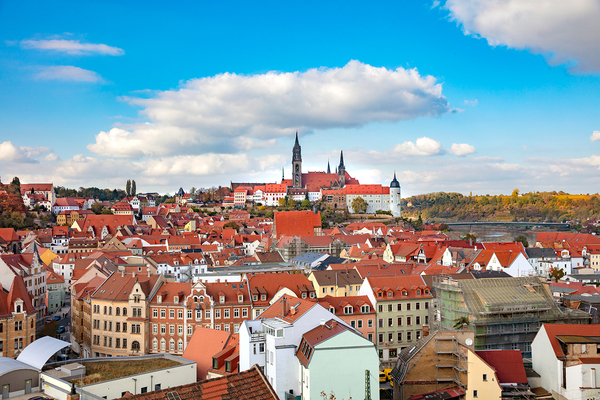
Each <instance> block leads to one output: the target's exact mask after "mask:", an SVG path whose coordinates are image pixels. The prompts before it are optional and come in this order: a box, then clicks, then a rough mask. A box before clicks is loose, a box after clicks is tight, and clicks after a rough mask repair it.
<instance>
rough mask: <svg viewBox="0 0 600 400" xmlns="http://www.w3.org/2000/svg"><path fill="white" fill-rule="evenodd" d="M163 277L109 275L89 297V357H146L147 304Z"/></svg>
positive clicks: (147, 348) (132, 274)
mask: <svg viewBox="0 0 600 400" xmlns="http://www.w3.org/2000/svg"><path fill="white" fill-rule="evenodd" d="M163 281H164V277H163V276H162V275H156V274H155V275H149V274H148V275H138V274H135V273H131V274H125V273H124V272H115V273H112V274H111V275H110V276H109V277H108V278H107V279H106V280H105V281H104V282H103V283H102V285H100V286H99V287H98V288H97V289H96V290H95V291H94V293H93V294H92V296H91V306H92V315H91V319H92V345H91V347H92V356H93V357H116V356H129V355H140V354H148V352H149V347H150V345H149V343H150V326H149V325H150V324H149V315H148V310H149V307H148V306H149V303H150V301H151V300H152V298H153V297H154V296H155V295H156V293H157V291H158V289H159V288H160V286H161V284H162V282H163Z"/></svg>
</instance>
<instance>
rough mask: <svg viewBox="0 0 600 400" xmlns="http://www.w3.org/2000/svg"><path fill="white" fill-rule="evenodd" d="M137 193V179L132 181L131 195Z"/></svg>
mask: <svg viewBox="0 0 600 400" xmlns="http://www.w3.org/2000/svg"><path fill="white" fill-rule="evenodd" d="M136 193H137V189H136V187H135V180H133V181H131V195H132V196H135V194H136Z"/></svg>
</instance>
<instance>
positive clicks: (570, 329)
mask: <svg viewBox="0 0 600 400" xmlns="http://www.w3.org/2000/svg"><path fill="white" fill-rule="evenodd" d="M542 327H543V328H544V329H545V331H546V335H548V339H549V340H550V343H551V344H552V349H553V350H554V354H555V355H556V358H558V359H559V360H561V359H564V358H565V356H566V354H564V353H563V351H562V348H561V347H560V343H559V342H558V339H557V338H556V337H557V336H565V335H573V336H598V331H599V328H598V325H579V324H544V325H542Z"/></svg>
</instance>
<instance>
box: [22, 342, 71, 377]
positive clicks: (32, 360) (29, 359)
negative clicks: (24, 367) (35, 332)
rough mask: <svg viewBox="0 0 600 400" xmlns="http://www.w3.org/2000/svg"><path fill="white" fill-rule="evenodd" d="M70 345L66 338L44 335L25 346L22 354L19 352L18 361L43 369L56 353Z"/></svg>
mask: <svg viewBox="0 0 600 400" xmlns="http://www.w3.org/2000/svg"><path fill="white" fill-rule="evenodd" d="M70 345H71V343H69V342H65V341H64V340H58V339H55V338H53V337H50V336H44V337H43V338H40V339H38V340H36V341H35V342H33V343H31V344H30V345H29V346H27V347H25V348H24V349H23V351H22V352H21V354H19V357H17V361H21V362H23V363H25V364H28V365H30V366H32V367H34V368H37V369H38V370H41V369H42V367H43V366H44V364H46V362H47V361H48V359H49V358H50V357H52V355H53V354H54V353H56V352H57V351H59V350H61V349H64V348H65V347H67V346H70Z"/></svg>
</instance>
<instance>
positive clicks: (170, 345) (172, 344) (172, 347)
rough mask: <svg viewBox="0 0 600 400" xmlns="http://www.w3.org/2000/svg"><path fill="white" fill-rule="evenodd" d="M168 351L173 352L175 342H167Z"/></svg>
mask: <svg viewBox="0 0 600 400" xmlns="http://www.w3.org/2000/svg"><path fill="white" fill-rule="evenodd" d="M169 350H170V351H175V341H174V340H173V339H171V340H170V341H169Z"/></svg>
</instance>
